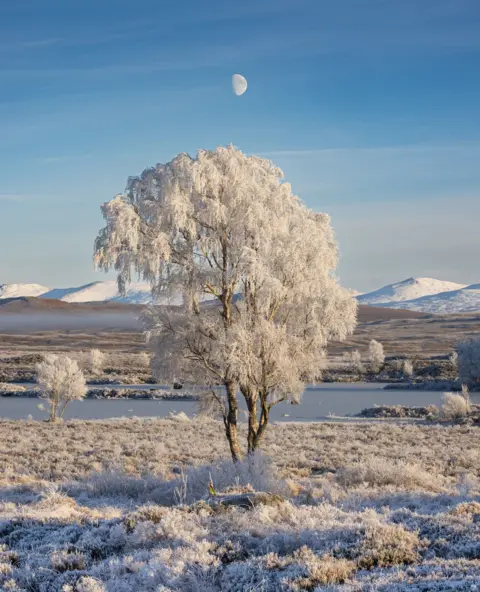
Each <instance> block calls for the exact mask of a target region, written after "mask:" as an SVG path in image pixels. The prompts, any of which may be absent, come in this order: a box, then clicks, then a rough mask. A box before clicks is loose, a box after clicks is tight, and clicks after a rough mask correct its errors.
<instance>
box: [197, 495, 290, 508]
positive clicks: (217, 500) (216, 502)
mask: <svg viewBox="0 0 480 592" xmlns="http://www.w3.org/2000/svg"><path fill="white" fill-rule="evenodd" d="M284 502H285V499H284V498H283V497H282V496H280V495H277V494H275V493H265V492H258V491H252V492H248V493H232V494H228V495H222V494H220V495H216V496H214V497H211V498H209V499H208V500H206V503H207V504H208V505H209V506H210V507H211V508H213V509H222V508H230V507H237V508H243V509H245V510H251V509H252V508H255V507H256V506H259V505H264V506H279V505H281V504H283V503H284Z"/></svg>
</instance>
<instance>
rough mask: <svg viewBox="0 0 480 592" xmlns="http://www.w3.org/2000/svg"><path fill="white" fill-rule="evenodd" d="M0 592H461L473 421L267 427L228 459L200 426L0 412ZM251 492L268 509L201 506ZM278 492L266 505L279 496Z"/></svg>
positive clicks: (467, 580)
mask: <svg viewBox="0 0 480 592" xmlns="http://www.w3.org/2000/svg"><path fill="white" fill-rule="evenodd" d="M0 434H1V438H0V492H1V494H0V589H1V590H13V591H16V592H19V591H22V592H27V591H28V592H33V591H37V592H57V591H58V592H127V591H131V590H139V591H143V590H145V591H151V592H167V591H174V590H175V591H179V590H180V591H182V590H184V591H188V592H190V591H191V592H193V591H195V592H207V591H209V592H210V591H213V592H215V591H222V590H229V591H230V590H231V591H237V592H243V591H249V592H253V591H260V590H262V591H266V592H273V591H277V590H280V591H281V590H292V591H296V590H311V591H320V590H347V591H349V592H354V591H357V590H365V591H367V590H368V591H372V590H382V591H386V590H408V591H410V590H418V591H420V590H438V591H440V590H469V591H470V590H475V589H476V588H475V586H478V582H479V580H480V480H479V474H480V451H479V449H478V434H479V432H478V428H475V427H469V426H423V425H422V426H420V425H393V424H368V423H362V424H356V423H352V424H282V425H274V426H271V429H270V430H269V432H267V435H266V438H265V444H264V451H263V455H260V456H257V457H255V459H253V460H251V461H248V460H247V461H243V462H242V463H240V464H238V465H237V466H235V465H233V464H232V463H231V461H230V460H229V451H228V449H227V445H226V442H225V438H224V435H223V432H222V425H221V424H220V423H218V422H214V421H210V420H194V421H189V422H184V423H183V422H182V423H181V425H180V424H179V422H178V421H176V420H174V419H164V420H118V421H117V420H112V421H108V422H100V421H94V422H87V421H68V422H62V423H58V424H46V423H42V422H32V421H30V422H20V421H18V422H15V421H9V422H0ZM210 483H213V486H214V489H215V490H216V492H217V494H218V495H220V494H222V493H230V494H231V493H234V492H242V493H243V492H246V491H247V492H248V491H252V490H253V491H264V492H271V493H275V494H277V496H279V497H277V498H275V499H276V500H277V502H276V503H274V504H272V505H269V504H262V503H260V504H259V505H256V506H255V507H253V506H252V507H251V508H250V509H244V508H239V507H223V506H222V505H220V506H212V505H211V504H210V503H209V502H211V500H212V498H211V496H210V494H209V484H210ZM282 499H283V500H284V501H281V500H282Z"/></svg>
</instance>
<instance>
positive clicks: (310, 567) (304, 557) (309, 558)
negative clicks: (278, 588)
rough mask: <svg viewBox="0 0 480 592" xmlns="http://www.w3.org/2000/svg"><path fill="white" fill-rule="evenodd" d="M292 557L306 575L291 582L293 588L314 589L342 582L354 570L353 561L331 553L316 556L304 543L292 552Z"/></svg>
mask: <svg viewBox="0 0 480 592" xmlns="http://www.w3.org/2000/svg"><path fill="white" fill-rule="evenodd" d="M293 559H294V560H295V561H296V562H298V564H299V565H301V566H302V567H304V568H305V569H306V571H307V572H308V576H306V577H302V578H299V579H297V580H296V581H294V582H293V589H294V590H315V589H317V587H319V586H326V585H332V584H343V583H344V582H345V581H346V580H347V579H348V578H349V577H350V576H351V575H352V573H353V572H354V571H355V570H356V565H355V563H354V562H353V561H348V560H347V559H336V558H334V557H332V556H331V555H323V556H320V557H319V556H317V555H315V553H314V552H313V551H312V550H311V549H310V548H309V547H307V546H306V545H304V546H303V547H300V549H298V550H297V551H295V552H294V553H293Z"/></svg>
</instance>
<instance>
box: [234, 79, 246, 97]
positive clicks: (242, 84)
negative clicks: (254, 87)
mask: <svg viewBox="0 0 480 592" xmlns="http://www.w3.org/2000/svg"><path fill="white" fill-rule="evenodd" d="M232 86H233V92H234V93H235V94H236V95H237V97H240V96H241V95H243V93H244V92H245V91H246V90H247V86H248V84H247V80H246V78H244V77H243V76H242V75H241V74H234V75H233V76H232Z"/></svg>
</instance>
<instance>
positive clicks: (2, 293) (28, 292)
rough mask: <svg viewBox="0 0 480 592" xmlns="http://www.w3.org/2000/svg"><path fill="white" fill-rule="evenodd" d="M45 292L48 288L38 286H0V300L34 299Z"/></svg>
mask: <svg viewBox="0 0 480 592" xmlns="http://www.w3.org/2000/svg"><path fill="white" fill-rule="evenodd" d="M47 291H48V288H46V287H45V286H41V285H40V284H0V298H21V297H22V296H25V297H26V296H34V297H35V296H40V294H43V293H45V292H47Z"/></svg>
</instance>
